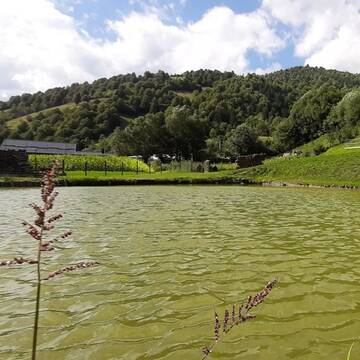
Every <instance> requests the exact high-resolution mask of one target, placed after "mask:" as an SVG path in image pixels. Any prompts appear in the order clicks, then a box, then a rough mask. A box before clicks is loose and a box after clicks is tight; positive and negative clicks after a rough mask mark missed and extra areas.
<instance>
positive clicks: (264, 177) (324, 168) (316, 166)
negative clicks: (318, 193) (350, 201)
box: [237, 138, 360, 187]
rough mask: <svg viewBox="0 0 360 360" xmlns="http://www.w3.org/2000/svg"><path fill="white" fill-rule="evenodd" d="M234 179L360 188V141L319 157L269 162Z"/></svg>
mask: <svg viewBox="0 0 360 360" xmlns="http://www.w3.org/2000/svg"><path fill="white" fill-rule="evenodd" d="M237 176H239V177H241V178H244V179H249V180H254V181H261V182H265V181H280V182H289V183H295V184H313V185H326V186H331V185H333V186H356V187H360V138H357V139H354V140H352V141H350V142H348V143H345V144H342V145H339V146H336V147H333V148H331V149H329V150H328V151H326V152H325V153H323V154H321V155H319V156H309V157H293V158H290V159H285V158H274V159H270V160H267V161H265V162H264V164H263V165H260V166H257V167H254V168H248V169H243V170H239V171H238V172H237Z"/></svg>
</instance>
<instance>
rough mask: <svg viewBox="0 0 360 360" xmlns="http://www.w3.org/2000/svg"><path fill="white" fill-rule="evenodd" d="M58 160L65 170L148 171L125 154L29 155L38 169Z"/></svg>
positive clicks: (48, 166) (41, 169)
mask: <svg viewBox="0 0 360 360" xmlns="http://www.w3.org/2000/svg"><path fill="white" fill-rule="evenodd" d="M54 161H58V163H59V164H60V166H61V167H62V168H63V170H65V171H84V170H87V171H140V172H144V171H148V169H149V168H148V166H147V165H146V164H145V163H144V162H143V161H140V160H136V159H132V158H129V157H126V156H104V157H101V156H91V155H86V156H84V155H82V156H79V155H30V156H29V162H30V165H31V166H32V167H33V168H34V169H36V170H38V171H45V170H47V169H49V168H50V167H51V166H52V164H53V163H54Z"/></svg>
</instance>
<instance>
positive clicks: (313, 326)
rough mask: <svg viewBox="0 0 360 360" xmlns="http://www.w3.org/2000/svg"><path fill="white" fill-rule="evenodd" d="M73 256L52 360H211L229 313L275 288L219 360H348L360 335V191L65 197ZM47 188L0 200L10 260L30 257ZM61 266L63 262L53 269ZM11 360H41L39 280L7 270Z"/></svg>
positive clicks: (99, 192)
mask: <svg viewBox="0 0 360 360" xmlns="http://www.w3.org/2000/svg"><path fill="white" fill-rule="evenodd" d="M60 193H61V195H60V197H59V200H58V209H59V208H60V209H61V210H62V211H64V212H65V215H66V216H65V219H64V221H63V222H62V223H61V226H62V227H70V228H72V229H73V230H74V232H75V234H74V237H73V239H71V240H69V241H68V242H67V249H66V250H62V251H58V252H56V253H55V254H54V253H52V254H49V255H46V256H47V257H48V258H49V259H51V261H50V262H48V263H47V264H46V267H47V268H48V269H49V270H56V269H57V268H58V267H61V266H62V265H64V264H67V263H71V262H75V261H79V260H89V259H94V260H98V261H100V262H101V263H102V266H101V267H98V268H94V269H89V270H85V271H83V272H77V273H71V274H66V275H64V276H63V277H61V278H57V279H55V280H53V281H50V282H47V283H46V285H45V286H44V288H43V301H42V305H41V307H42V313H41V321H40V324H41V336H40V339H39V343H40V356H39V359H54V360H57V359H59V360H60V359H99V360H100V359H129V360H135V359H136V360H140V359H147V360H149V359H178V360H184V359H199V358H201V348H202V346H203V345H207V344H208V342H209V340H210V337H211V336H212V331H213V323H212V316H213V309H214V307H216V309H218V310H219V311H221V312H222V311H223V310H224V309H225V307H226V306H230V305H231V304H233V303H238V302H239V300H242V299H243V298H244V297H245V296H246V295H248V294H251V293H253V292H256V291H257V290H259V289H260V288H262V287H263V285H264V284H265V283H266V282H267V281H268V280H270V279H272V278H273V277H277V278H278V279H279V281H280V284H279V286H278V287H277V288H276V289H275V290H274V291H273V293H272V294H271V296H270V298H269V299H268V300H267V302H266V303H265V304H264V305H263V306H262V307H261V308H260V309H259V311H258V318H257V320H256V321H255V322H250V323H247V324H244V326H239V327H237V328H236V329H234V330H233V331H232V332H231V333H229V334H228V335H227V336H226V337H225V339H224V342H223V343H222V344H220V345H219V346H218V347H217V352H216V354H213V358H214V359H247V360H248V359H249V360H250V359H257V360H265V359H266V360H282V359H306V360H315V359H316V360H319V359H320V360H322V359H324V360H325V359H326V360H328V359H335V360H336V359H345V358H346V352H347V350H348V348H349V346H350V344H351V343H352V341H353V339H354V338H355V339H356V338H358V337H359V336H360V316H359V315H360V288H359V280H360V267H359V263H360V257H359V255H360V249H359V241H360V220H359V219H360V207H359V203H360V192H355V191H354V192H353V191H336V190H301V189H270V188H255V187H230V186H229V187H225V186H216V187H215V186H214V187H204V186H201V187H200V186H176V187H171V186H167V187H162V186H159V187H111V188H110V187H108V188H62V189H60ZM37 196H38V190H34V189H24V190H1V191H0V239H1V243H0V259H1V258H9V257H13V256H18V255H25V256H31V254H33V251H34V249H35V243H34V241H33V240H32V239H30V238H28V237H27V236H25V235H24V234H23V229H22V228H21V227H20V226H19V223H20V219H22V218H23V217H25V218H31V216H32V213H31V209H28V208H27V207H26V206H25V204H27V203H29V202H31V201H34V200H35V199H36V198H37ZM52 262H53V263H52ZM0 276H1V281H0V359H24V358H28V357H29V350H30V344H31V334H32V328H31V327H32V322H33V310H34V295H35V286H34V283H33V279H34V278H35V273H34V269H33V268H31V267H19V268H13V269H4V268H0ZM357 348H358V349H357ZM353 356H354V358H355V359H356V358H357V357H358V356H360V344H358V346H355V347H354V350H353Z"/></svg>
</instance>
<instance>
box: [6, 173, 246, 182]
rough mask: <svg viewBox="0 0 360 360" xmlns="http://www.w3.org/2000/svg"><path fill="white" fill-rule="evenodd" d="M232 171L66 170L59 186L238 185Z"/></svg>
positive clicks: (13, 179)
mask: <svg viewBox="0 0 360 360" xmlns="http://www.w3.org/2000/svg"><path fill="white" fill-rule="evenodd" d="M234 174H235V172H234V171H233V170H225V171H218V172H210V173H194V172H192V173H190V172H169V171H166V172H162V173H160V172H158V173H145V172H139V173H136V172H124V173H123V174H122V173H121V172H108V173H107V174H105V173H104V172H103V171H88V172H87V175H85V174H84V172H83V171H68V172H67V173H66V176H61V177H60V185H65V186H102V185H104V186H105V185H136V184H138V185H139V184H140V185H141V184H143V185H151V184H154V185H155V184H216V183H233V182H235V183H239V182H241V179H239V178H237V177H236V176H234ZM39 184H40V179H39V178H34V177H1V178H0V186H38V185H39Z"/></svg>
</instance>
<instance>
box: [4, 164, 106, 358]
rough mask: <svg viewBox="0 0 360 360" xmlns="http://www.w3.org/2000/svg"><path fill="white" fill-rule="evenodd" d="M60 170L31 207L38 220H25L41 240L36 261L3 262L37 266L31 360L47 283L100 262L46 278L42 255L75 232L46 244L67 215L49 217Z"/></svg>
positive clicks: (48, 176) (47, 179) (44, 180)
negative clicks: (37, 201) (48, 234)
mask: <svg viewBox="0 0 360 360" xmlns="http://www.w3.org/2000/svg"><path fill="white" fill-rule="evenodd" d="M58 168H59V164H58V163H57V162H54V164H53V167H52V168H51V170H49V171H47V172H46V173H45V175H44V176H43V178H42V181H41V201H42V202H41V204H40V205H37V204H35V203H32V204H30V207H31V208H32V209H33V210H34V211H35V214H36V217H35V220H34V222H33V223H30V222H28V221H23V225H24V226H25V227H26V232H27V233H28V234H29V235H30V236H31V237H32V238H33V239H34V240H36V241H37V250H36V260H32V259H30V260H29V259H24V258H23V257H20V258H14V259H13V260H7V261H0V266H12V265H26V264H30V265H33V264H36V274H37V276H36V299H35V316H34V328H33V339H32V352H31V359H32V360H36V354H37V343H38V332H39V314H40V300H41V285H42V282H43V281H46V280H49V279H51V278H53V277H55V276H57V275H61V274H63V273H65V272H69V271H74V270H77V269H82V268H87V267H92V266H97V265H98V264H99V263H98V262H96V261H87V262H85V261H82V262H79V263H76V264H73V265H70V266H67V267H65V268H62V269H59V270H57V271H55V272H52V273H50V274H48V275H47V276H46V277H44V278H42V274H41V264H42V253H43V252H50V251H52V250H55V248H56V243H57V242H59V241H62V240H65V239H66V238H68V237H69V236H70V235H71V231H69V230H67V231H65V232H64V233H62V234H61V235H60V236H59V237H58V238H53V239H51V240H48V241H45V235H46V233H48V232H50V231H51V230H53V229H54V227H55V223H56V222H57V221H58V220H60V219H61V218H62V217H63V215H62V214H57V215H49V212H50V211H51V210H52V209H53V207H54V202H55V199H56V197H57V196H58V192H57V191H55V184H56V172H57V170H58Z"/></svg>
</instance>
